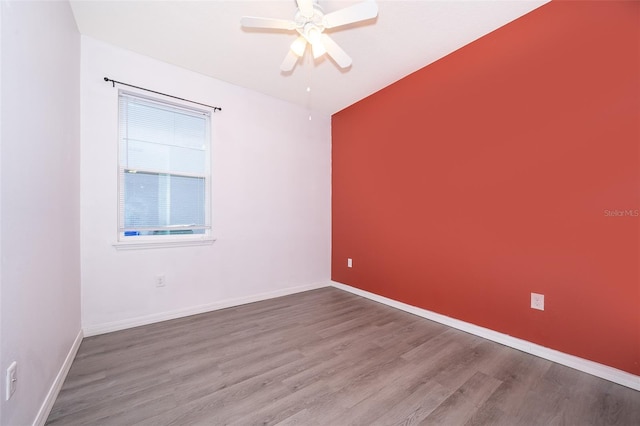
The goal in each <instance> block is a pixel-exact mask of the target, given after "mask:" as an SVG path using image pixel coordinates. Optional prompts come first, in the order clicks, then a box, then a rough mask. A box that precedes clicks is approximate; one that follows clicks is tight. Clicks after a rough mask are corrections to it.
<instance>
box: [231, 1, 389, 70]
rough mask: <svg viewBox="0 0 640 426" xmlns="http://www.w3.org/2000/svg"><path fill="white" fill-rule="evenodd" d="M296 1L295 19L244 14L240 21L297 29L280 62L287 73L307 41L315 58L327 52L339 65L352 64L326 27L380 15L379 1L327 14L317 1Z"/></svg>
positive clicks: (262, 26) (256, 24) (347, 65)
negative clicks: (296, 33) (289, 46)
mask: <svg viewBox="0 0 640 426" xmlns="http://www.w3.org/2000/svg"><path fill="white" fill-rule="evenodd" d="M296 3H297V5H298V10H297V12H296V14H295V16H294V18H293V20H287V19H274V18H260V17H255V16H243V17H242V19H241V20H240V23H241V24H242V26H243V27H246V28H266V29H270V30H288V31H297V32H298V34H299V36H298V38H297V39H296V40H295V41H294V42H293V43H291V48H290V49H289V52H288V53H287V56H285V58H284V61H282V64H281V65H280V69H281V70H282V71H284V72H289V71H291V70H293V67H294V66H295V65H296V63H297V62H298V59H299V58H300V57H302V55H303V54H304V51H305V49H306V47H307V43H308V44H310V45H311V50H312V53H313V57H314V59H316V58H319V57H320V56H322V55H324V54H325V53H326V54H328V55H329V56H331V58H333V60H334V61H335V62H336V64H338V66H339V67H340V68H348V67H349V66H351V58H350V57H349V55H347V53H346V52H345V51H344V50H342V48H341V47H340V46H338V44H337V43H336V42H335V41H333V39H331V37H329V35H328V34H326V33H325V32H324V30H326V29H332V28H338V27H342V26H344V25H349V24H353V23H355V22H360V21H365V20H367V19H373V18H375V17H376V16H378V5H377V4H376V2H375V1H374V0H365V1H363V2H360V3H356V4H354V5H352V6H348V7H345V8H343V9H340V10H337V11H335V12H330V13H327V14H325V13H324V12H323V11H322V8H321V7H320V5H319V4H318V0H296Z"/></svg>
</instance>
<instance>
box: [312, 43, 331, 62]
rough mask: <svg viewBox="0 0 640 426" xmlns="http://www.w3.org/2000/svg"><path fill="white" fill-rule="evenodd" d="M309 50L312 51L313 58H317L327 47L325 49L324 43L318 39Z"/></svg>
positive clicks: (325, 51)
mask: <svg viewBox="0 0 640 426" xmlns="http://www.w3.org/2000/svg"><path fill="white" fill-rule="evenodd" d="M311 50H312V51H313V59H318V58H319V57H320V56H322V55H324V54H325V53H327V49H325V47H324V44H322V42H321V41H318V42H317V43H315V44H312V45H311Z"/></svg>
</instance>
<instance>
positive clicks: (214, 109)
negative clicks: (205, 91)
mask: <svg viewBox="0 0 640 426" xmlns="http://www.w3.org/2000/svg"><path fill="white" fill-rule="evenodd" d="M104 81H110V82H111V84H112V85H113V87H116V83H117V84H121V85H123V86H129V87H133V88H135V89H140V90H145V91H147V92H151V93H155V94H157V95H162V96H168V97H170V98H173V99H180V100H181V101H186V102H191V103H192V104H198V105H202V106H206V107H207V108H212V109H213V112H216V111H222V108H220V107H217V106H211V105H207V104H202V103H200V102H196V101H192V100H189V99H185V98H179V97H177V96H173V95H167V94H166V93H162V92H156V91H155V90H151V89H145V88H144V87H140V86H134V85H133V84H127V83H123V82H121V81H116V80H112V79H110V78H109V77H105V78H104Z"/></svg>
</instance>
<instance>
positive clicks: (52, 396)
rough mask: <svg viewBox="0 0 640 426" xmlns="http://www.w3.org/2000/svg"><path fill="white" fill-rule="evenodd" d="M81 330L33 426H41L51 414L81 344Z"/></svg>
mask: <svg viewBox="0 0 640 426" xmlns="http://www.w3.org/2000/svg"><path fill="white" fill-rule="evenodd" d="M83 337H84V336H83V334H82V330H80V331H79V332H78V335H77V336H76V338H75V340H74V341H73V344H72V345H71V348H70V349H69V353H67V357H66V358H65V359H64V362H63V363H62V366H61V367H60V371H58V374H57V375H56V378H55V380H54V381H53V384H52V385H51V387H50V388H49V392H47V396H46V397H45V399H44V401H43V402H42V405H41V406H40V410H38V414H37V415H36V419H35V420H34V421H33V426H42V425H44V424H45V422H46V421H47V417H49V413H51V409H52V408H53V403H54V402H56V398H57V397H58V394H59V393H60V389H62V385H63V384H64V379H66V378H67V374H68V373H69V369H70V368H71V364H72V363H73V360H74V359H75V357H76V354H77V353H78V349H79V348H80V343H82V339H83Z"/></svg>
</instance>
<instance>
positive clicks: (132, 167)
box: [118, 92, 211, 243]
mask: <svg viewBox="0 0 640 426" xmlns="http://www.w3.org/2000/svg"><path fill="white" fill-rule="evenodd" d="M119 98H120V99H119V110H120V146H119V189H118V192H119V203H118V204H119V206H118V207H119V214H118V235H119V238H118V240H119V241H120V242H137V243H145V242H146V243H149V242H162V241H167V240H171V241H176V240H184V241H189V240H196V241H197V240H203V239H207V238H209V239H210V233H211V207H210V204H211V203H210V193H211V190H210V188H211V177H210V176H211V175H210V151H211V150H210V148H211V143H210V139H211V136H210V135H211V132H210V128H211V124H210V123H211V117H210V113H209V112H207V111H202V110H197V109H191V108H186V107H184V106H179V105H176V104H172V103H166V102H161V101H158V100H152V99H149V98H146V97H142V96H139V95H134V94H131V93H127V92H120V93H119Z"/></svg>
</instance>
